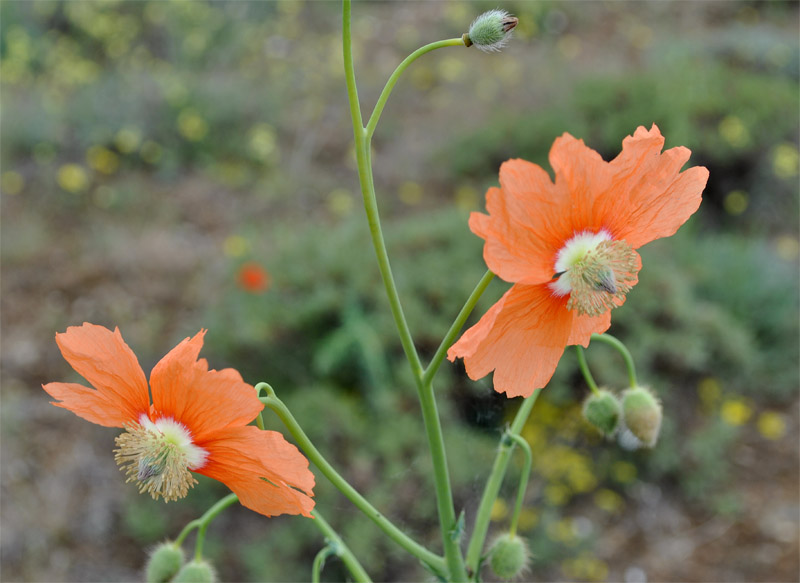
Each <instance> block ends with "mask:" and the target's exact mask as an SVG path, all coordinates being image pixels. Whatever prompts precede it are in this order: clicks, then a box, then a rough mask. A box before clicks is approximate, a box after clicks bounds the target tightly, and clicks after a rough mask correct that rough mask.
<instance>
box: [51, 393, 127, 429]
mask: <svg viewBox="0 0 800 583" xmlns="http://www.w3.org/2000/svg"><path fill="white" fill-rule="evenodd" d="M42 388H43V389H44V390H45V391H47V392H48V393H49V395H50V396H51V397H53V398H54V399H56V400H57V401H59V402H56V401H51V402H52V404H53V405H55V406H56V407H63V408H64V409H67V410H68V411H72V412H73V413H75V415H77V416H78V417H82V418H83V419H86V420H87V421H91V422H92V423H96V424H97V425H102V426H103V427H123V426H124V425H125V424H126V423H128V422H129V421H131V420H132V419H131V417H130V416H129V415H128V413H127V412H126V411H123V410H122V409H120V408H119V405H118V404H117V403H116V402H115V401H110V400H109V398H108V397H107V396H106V394H105V393H101V392H100V391H96V390H94V389H90V388H89V387H84V386H83V385H79V384H76V383H47V384H46V385H42Z"/></svg>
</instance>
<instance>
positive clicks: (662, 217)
mask: <svg viewBox="0 0 800 583" xmlns="http://www.w3.org/2000/svg"><path fill="white" fill-rule="evenodd" d="M663 145H664V138H663V137H662V136H661V132H660V131H659V129H658V127H657V126H656V125H655V124H653V127H652V129H650V130H649V131H648V130H646V129H645V128H643V127H639V128H638V129H637V130H636V132H635V133H634V134H633V136H628V137H627V138H625V139H624V140H623V142H622V152H621V153H620V155H619V156H617V157H616V158H615V159H614V160H612V161H611V162H610V164H609V167H610V168H611V169H612V171H613V173H614V176H613V188H612V189H611V191H610V192H608V193H607V194H606V195H605V196H604V197H603V200H602V201H599V202H598V205H597V209H596V212H597V213H598V215H602V216H604V217H605V220H606V222H607V223H608V224H609V227H610V230H611V232H612V233H613V235H614V237H615V238H618V239H624V240H625V241H626V242H627V243H628V244H629V245H630V246H631V247H633V248H634V249H636V248H638V247H641V246H642V245H644V244H646V243H649V242H650V241H653V240H655V239H659V238H661V237H668V236H670V235H673V234H675V232H676V231H677V230H678V228H679V227H680V226H681V225H682V224H683V223H685V222H686V221H687V220H688V219H689V217H690V216H692V214H693V213H694V212H695V211H696V210H697V209H698V207H699V206H700V202H701V200H702V193H703V189H704V188H705V186H706V182H707V181H708V170H707V169H706V168H704V167H702V166H695V167H693V168H689V169H688V170H686V171H684V172H680V170H681V168H682V167H683V166H684V164H686V162H687V161H688V160H689V156H690V155H691V152H690V151H689V150H688V149H687V148H683V147H677V148H672V149H670V150H667V151H666V152H664V153H661V148H662V147H663Z"/></svg>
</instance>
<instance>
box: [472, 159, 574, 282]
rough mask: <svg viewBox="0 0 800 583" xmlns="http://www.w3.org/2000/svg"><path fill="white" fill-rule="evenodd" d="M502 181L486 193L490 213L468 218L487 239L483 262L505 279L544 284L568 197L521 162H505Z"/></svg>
mask: <svg viewBox="0 0 800 583" xmlns="http://www.w3.org/2000/svg"><path fill="white" fill-rule="evenodd" d="M500 185H501V188H490V189H489V190H488V192H487V193H486V210H487V211H488V212H489V215H483V214H480V213H473V214H472V216H471V217H470V228H471V229H472V231H473V232H474V233H475V234H476V235H478V236H480V237H482V238H483V239H485V240H486V244H485V245H484V249H483V257H484V260H485V261H486V265H487V266H488V267H489V269H491V270H492V271H494V272H495V273H496V274H497V275H498V276H499V277H501V278H502V279H504V280H506V281H510V282H515V283H520V282H521V283H528V284H535V283H544V282H546V281H548V280H549V279H550V278H552V276H553V264H554V256H555V253H556V252H557V251H558V248H559V246H560V244H561V243H562V242H563V237H562V233H561V231H562V230H563V226H562V225H560V222H561V218H560V217H562V215H563V214H564V211H565V210H566V211H568V209H563V208H562V207H563V205H564V204H565V203H568V199H567V198H566V197H565V196H564V193H563V192H561V191H559V190H558V189H557V188H556V186H555V185H554V184H553V183H552V181H551V180H550V176H549V175H548V174H547V172H545V171H544V170H543V169H542V168H540V167H539V166H537V165H536V164H532V163H530V162H526V161H525V160H509V161H507V162H504V163H503V165H502V166H501V167H500Z"/></svg>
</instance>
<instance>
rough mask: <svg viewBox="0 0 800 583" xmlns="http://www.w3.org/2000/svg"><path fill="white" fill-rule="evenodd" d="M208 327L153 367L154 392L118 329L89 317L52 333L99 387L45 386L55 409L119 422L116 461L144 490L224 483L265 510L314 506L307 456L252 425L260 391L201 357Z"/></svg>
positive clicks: (168, 496)
mask: <svg viewBox="0 0 800 583" xmlns="http://www.w3.org/2000/svg"><path fill="white" fill-rule="evenodd" d="M204 334H205V330H201V331H200V332H199V333H197V334H196V335H195V336H194V337H193V338H191V339H189V338H186V339H185V340H183V341H182V342H181V343H180V344H178V345H177V346H176V347H175V348H173V349H172V350H171V351H170V352H169V353H168V354H167V355H166V356H165V357H164V358H162V359H161V361H160V362H159V363H158V364H156V366H155V367H154V368H153V371H152V373H150V390H151V392H152V402H151V400H150V396H149V393H148V388H147V379H145V376H144V372H143V371H142V368H141V367H140V366H139V362H138V360H137V359H136V355H135V354H134V353H133V351H132V350H131V349H130V348H129V347H128V345H127V344H125V341H124V340H123V339H122V335H121V334H120V332H119V329H115V330H114V332H111V330H109V329H107V328H104V327H102V326H96V325H94V324H89V323H84V324H83V326H71V327H69V328H67V331H66V332H64V333H60V334H56V342H57V343H58V347H59V348H60V349H61V354H62V355H63V356H64V358H65V359H66V360H67V362H69V363H70V365H72V368H74V369H75V371H76V372H78V373H79V374H80V375H81V376H83V377H84V378H85V379H86V380H87V381H89V383H90V384H91V385H92V386H93V387H94V389H92V388H89V387H85V386H83V385H80V384H76V383H48V384H46V385H43V388H44V390H45V391H47V392H48V393H49V394H50V396H51V397H53V398H54V399H57V401H58V402H56V401H53V405H56V406H57V407H63V408H65V409H68V410H70V411H72V412H73V413H75V414H76V415H78V416H79V417H83V418H84V419H86V420H87V421H91V422H92V423H97V424H98V425H103V426H105V427H123V428H125V432H124V433H123V434H121V435H120V436H119V437H117V438H116V444H117V449H116V450H115V454H116V455H115V459H116V461H117V463H118V464H119V465H120V466H122V467H121V469H124V470H125V472H126V474H127V475H128V480H127V481H129V482H130V481H134V480H135V481H137V482H138V484H139V491H140V492H148V493H149V494H150V495H151V496H152V497H153V498H155V499H157V498H158V497H159V496H161V497H163V498H164V499H165V500H166V501H170V500H177V499H178V498H183V497H184V496H185V495H186V494H187V492H188V491H189V488H191V487H192V486H193V485H194V484H196V483H197V480H195V479H194V477H193V476H192V474H191V472H196V473H198V474H203V475H205V476H208V477H210V478H214V479H215V480H219V481H220V482H222V483H224V484H225V485H226V486H228V487H229V488H230V489H231V490H232V491H233V492H234V493H236V494H237V495H238V496H239V501H240V502H241V503H242V505H243V506H246V507H247V508H250V509H251V510H255V511H256V512H259V513H261V514H264V515H265V516H274V515H277V514H303V515H305V516H310V512H311V509H312V508H313V507H314V501H313V500H312V499H311V498H310V496H313V493H312V488H313V487H314V475H313V474H312V473H311V472H310V471H309V469H308V460H307V459H306V458H305V457H304V456H303V455H302V454H301V453H300V452H299V451H298V450H297V448H296V447H294V446H293V445H291V444H290V443H288V442H287V441H286V440H285V439H284V438H283V436H282V435H281V434H280V433H277V432H275V431H261V430H259V429H258V428H257V427H254V426H251V425H248V423H249V422H250V421H252V420H253V419H255V417H256V415H258V413H259V412H260V411H261V410H262V409H263V408H264V405H263V404H262V403H261V401H259V400H258V397H257V396H256V391H255V389H254V388H253V387H252V386H251V385H248V384H247V383H245V382H244V381H243V380H242V377H241V376H240V375H239V373H238V372H237V371H235V370H233V369H231V368H227V369H224V370H219V371H217V370H208V363H207V362H206V360H205V359H200V360H198V358H197V356H198V354H199V353H200V349H201V348H202V346H203V336H204Z"/></svg>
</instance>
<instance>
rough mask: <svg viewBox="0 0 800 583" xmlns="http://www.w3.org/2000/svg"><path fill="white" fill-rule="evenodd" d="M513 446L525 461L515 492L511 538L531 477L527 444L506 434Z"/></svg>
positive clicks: (529, 451) (531, 459)
mask: <svg viewBox="0 0 800 583" xmlns="http://www.w3.org/2000/svg"><path fill="white" fill-rule="evenodd" d="M508 437H509V439H511V440H512V441H513V442H514V443H515V444H517V445H518V446H519V447H520V449H521V450H522V453H523V454H524V455H525V461H524V462H523V465H522V476H520V479H519V490H518V491H517V503H516V504H515V505H514V514H512V515H511V527H510V528H509V529H508V532H509V533H510V534H511V536H514V535H516V534H517V523H518V522H519V515H520V512H521V511H522V503H523V501H524V500H525V490H526V489H527V488H528V478H529V477H530V475H531V467H532V466H533V452H532V451H531V446H530V445H529V444H528V442H527V441H526V440H525V439H524V438H523V437H521V436H519V435H516V434H514V433H509V434H508Z"/></svg>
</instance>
